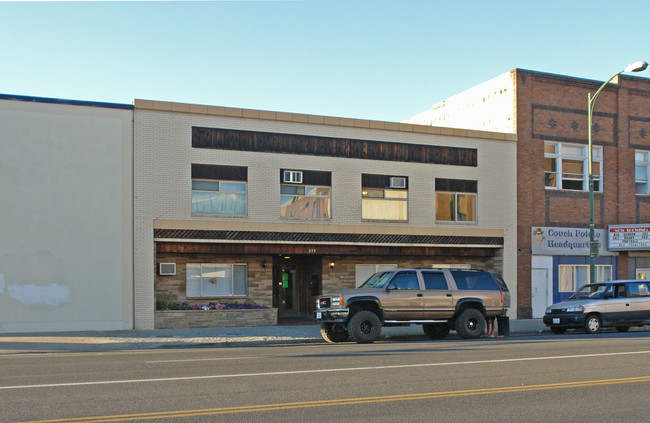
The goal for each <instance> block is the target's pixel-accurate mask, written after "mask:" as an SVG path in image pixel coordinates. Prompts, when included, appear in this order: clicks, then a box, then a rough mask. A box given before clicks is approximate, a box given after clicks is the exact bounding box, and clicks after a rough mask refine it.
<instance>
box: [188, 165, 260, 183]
mask: <svg viewBox="0 0 650 423" xmlns="http://www.w3.org/2000/svg"><path fill="white" fill-rule="evenodd" d="M192 179H219V180H226V181H247V180H248V169H247V168H245V167H241V166H218V165H205V164H196V163H192Z"/></svg>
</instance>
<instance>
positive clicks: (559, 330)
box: [551, 327, 566, 335]
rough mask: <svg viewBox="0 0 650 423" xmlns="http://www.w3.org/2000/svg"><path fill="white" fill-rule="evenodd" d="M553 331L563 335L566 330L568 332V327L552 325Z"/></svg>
mask: <svg viewBox="0 0 650 423" xmlns="http://www.w3.org/2000/svg"><path fill="white" fill-rule="evenodd" d="M551 332H553V333H554V334H556V335H562V334H563V333H564V332H566V328H558V327H551Z"/></svg>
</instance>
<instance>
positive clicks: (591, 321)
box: [584, 314, 602, 335]
mask: <svg viewBox="0 0 650 423" xmlns="http://www.w3.org/2000/svg"><path fill="white" fill-rule="evenodd" d="M601 326H602V322H601V321H600V317H598V315H597V314H590V315H588V316H587V318H586V319H585V328H584V329H585V333H588V334H590V335H592V334H594V333H596V332H598V331H599V330H600V327H601Z"/></svg>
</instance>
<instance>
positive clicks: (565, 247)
mask: <svg viewBox="0 0 650 423" xmlns="http://www.w3.org/2000/svg"><path fill="white" fill-rule="evenodd" d="M530 229H531V230H530V232H531V236H532V243H531V250H532V253H533V254H534V255H548V256H589V229H588V228H587V229H583V228H558V227H545V226H532V227H531V228H530ZM605 234H606V231H605V229H595V230H594V240H595V241H596V243H597V244H598V255H599V256H611V255H613V254H614V253H612V252H610V251H609V250H607V249H606V248H605V245H604V240H605V237H606V235H605Z"/></svg>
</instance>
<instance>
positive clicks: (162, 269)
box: [158, 263, 176, 276]
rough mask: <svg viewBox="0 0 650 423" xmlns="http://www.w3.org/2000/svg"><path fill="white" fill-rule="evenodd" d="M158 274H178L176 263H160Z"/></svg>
mask: <svg viewBox="0 0 650 423" xmlns="http://www.w3.org/2000/svg"><path fill="white" fill-rule="evenodd" d="M158 274H159V275H160V276H174V275H175V274H176V263H160V265H159V266H158Z"/></svg>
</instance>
